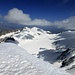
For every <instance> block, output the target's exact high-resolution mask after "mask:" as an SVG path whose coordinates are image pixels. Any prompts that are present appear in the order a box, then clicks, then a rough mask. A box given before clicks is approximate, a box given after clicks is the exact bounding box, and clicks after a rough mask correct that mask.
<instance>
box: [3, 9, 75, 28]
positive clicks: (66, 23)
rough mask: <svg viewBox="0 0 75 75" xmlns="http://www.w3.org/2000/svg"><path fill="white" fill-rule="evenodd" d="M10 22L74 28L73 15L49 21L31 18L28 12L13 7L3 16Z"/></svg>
mask: <svg viewBox="0 0 75 75" xmlns="http://www.w3.org/2000/svg"><path fill="white" fill-rule="evenodd" d="M4 19H5V20H7V21H8V22H10V23H17V24H22V25H42V26H47V25H49V26H51V25H56V26H58V27H59V28H60V27H61V28H65V29H75V16H72V17H69V18H68V19H65V20H62V21H55V22H50V21H47V20H45V19H37V18H36V19H34V20H32V19H31V17H30V16H29V14H26V13H24V12H23V11H22V10H19V9H17V8H13V9H11V10H9V12H8V14H7V15H6V16H5V17H4Z"/></svg>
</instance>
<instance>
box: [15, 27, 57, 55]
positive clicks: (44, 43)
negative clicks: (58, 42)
mask: <svg viewBox="0 0 75 75" xmlns="http://www.w3.org/2000/svg"><path fill="white" fill-rule="evenodd" d="M14 38H15V39H16V40H17V41H18V42H19V44H18V45H19V46H20V47H22V48H23V49H26V50H27V52H29V53H30V54H38V53H39V51H40V49H43V48H44V49H48V50H49V49H53V50H54V49H55V46H54V45H53V44H52V43H53V42H54V40H55V39H54V38H57V34H51V32H49V31H44V30H43V29H40V28H37V27H33V28H28V27H25V28H24V29H23V30H22V31H21V32H20V33H18V34H15V35H14Z"/></svg>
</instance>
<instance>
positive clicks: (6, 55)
mask: <svg viewBox="0 0 75 75" xmlns="http://www.w3.org/2000/svg"><path fill="white" fill-rule="evenodd" d="M0 75H69V74H68V73H67V72H65V71H62V70H59V69H58V68H55V67H53V66H52V65H51V64H49V63H47V62H44V61H42V60H39V59H38V58H36V57H34V56H32V55H30V54H29V53H27V52H26V50H23V49H22V48H20V47H18V46H17V45H15V44H12V43H2V44H0Z"/></svg>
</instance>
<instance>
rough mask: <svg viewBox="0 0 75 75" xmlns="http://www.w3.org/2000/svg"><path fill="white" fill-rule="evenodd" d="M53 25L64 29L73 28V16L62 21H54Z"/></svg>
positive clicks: (74, 18) (74, 19)
mask: <svg viewBox="0 0 75 75" xmlns="http://www.w3.org/2000/svg"><path fill="white" fill-rule="evenodd" d="M53 25H57V26H58V27H62V28H65V29H75V16H72V17H69V18H68V19H65V20H62V21H55V22H54V23H53Z"/></svg>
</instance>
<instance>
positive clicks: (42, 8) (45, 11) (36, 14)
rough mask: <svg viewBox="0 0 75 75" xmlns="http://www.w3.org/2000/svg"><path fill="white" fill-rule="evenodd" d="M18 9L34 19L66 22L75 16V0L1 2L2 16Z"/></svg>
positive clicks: (6, 0)
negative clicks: (65, 20) (13, 9)
mask: <svg viewBox="0 0 75 75" xmlns="http://www.w3.org/2000/svg"><path fill="white" fill-rule="evenodd" d="M12 8H18V9H20V10H22V11H23V12H24V13H27V14H29V15H30V17H31V18H32V19H35V18H40V19H46V20H48V21H52V22H53V21H56V20H59V21H60V20H64V19H67V18H68V17H70V16H74V15H75V0H0V14H1V15H6V14H7V13H8V11H9V10H10V9H12Z"/></svg>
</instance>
